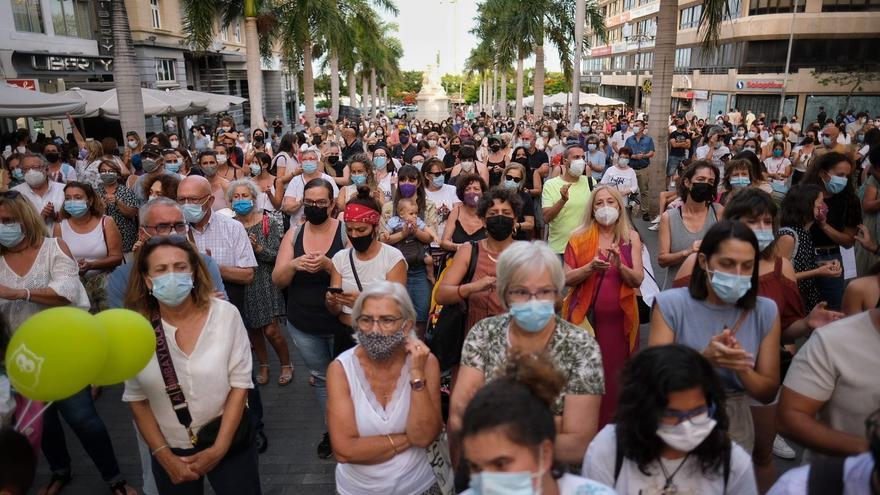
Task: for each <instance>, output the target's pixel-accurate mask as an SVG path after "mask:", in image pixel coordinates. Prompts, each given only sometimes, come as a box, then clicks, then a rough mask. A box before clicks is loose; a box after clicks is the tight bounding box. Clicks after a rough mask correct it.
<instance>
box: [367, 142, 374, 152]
mask: <svg viewBox="0 0 880 495" xmlns="http://www.w3.org/2000/svg"><path fill="white" fill-rule="evenodd" d="M367 149H368V150H370V153H372V152H374V151H376V145H375V144H368V145H367Z"/></svg>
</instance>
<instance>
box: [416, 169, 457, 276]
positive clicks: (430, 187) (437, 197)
mask: <svg viewBox="0 0 880 495" xmlns="http://www.w3.org/2000/svg"><path fill="white" fill-rule="evenodd" d="M416 156H420V155H416ZM421 170H422V177H423V178H424V184H425V197H427V199H428V200H430V201H431V202H433V203H434V206H435V207H436V210H437V230H436V231H435V232H436V233H437V239H435V240H434V241H433V242H431V250H430V252H431V254H432V256H434V257H435V259H441V258H442V257H443V253H444V251H443V249H442V248H441V247H440V239H442V238H443V234H444V232H445V230H446V220H447V219H448V218H449V214H450V212H452V210H454V209H455V206H456V205H457V204H459V203H461V200H460V199H458V196H457V195H456V190H455V186H452V185H449V184H446V175H445V174H444V170H445V169H444V165H443V162H442V161H440V160H438V159H436V158H434V159H431V160H427V161H425V163H424V164H423V165H422V169H421ZM437 268H439V267H437ZM434 273H438V271H437V270H436V269H435V271H434Z"/></svg>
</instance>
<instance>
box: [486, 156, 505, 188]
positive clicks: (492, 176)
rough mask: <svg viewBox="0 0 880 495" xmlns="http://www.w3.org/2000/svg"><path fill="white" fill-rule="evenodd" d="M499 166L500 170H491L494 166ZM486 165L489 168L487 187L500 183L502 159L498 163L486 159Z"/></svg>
mask: <svg viewBox="0 0 880 495" xmlns="http://www.w3.org/2000/svg"><path fill="white" fill-rule="evenodd" d="M496 166H497V167H501V172H493V171H492V169H493V168H494V167H496ZM486 167H487V168H488V169H489V187H495V186H497V185H498V184H500V183H501V176H503V175H504V160H501V161H500V162H498V163H494V162H490V161H489V160H488V158H487V159H486Z"/></svg>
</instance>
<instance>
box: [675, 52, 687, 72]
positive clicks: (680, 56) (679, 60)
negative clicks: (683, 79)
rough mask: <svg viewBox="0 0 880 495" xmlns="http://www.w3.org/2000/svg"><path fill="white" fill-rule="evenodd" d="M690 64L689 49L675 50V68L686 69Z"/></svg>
mask: <svg viewBox="0 0 880 495" xmlns="http://www.w3.org/2000/svg"><path fill="white" fill-rule="evenodd" d="M690 65H691V49H690V48H678V49H676V50H675V68H676V69H682V68H683V69H687V68H688V67H690Z"/></svg>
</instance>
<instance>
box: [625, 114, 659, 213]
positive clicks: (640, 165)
mask: <svg viewBox="0 0 880 495" xmlns="http://www.w3.org/2000/svg"><path fill="white" fill-rule="evenodd" d="M632 130H633V135H632V136H630V137H629V138H627V140H626V142H625V146H626V147H627V148H629V149H631V150H632V153H633V154H632V156H631V157H630V160H629V166H630V167H632V169H633V170H635V171H636V177H637V178H638V180H639V194H640V195H641V201H640V204H642V205H647V204H648V165H650V164H651V158H653V157H654V140H653V139H651V136H648V135H647V134H645V121H644V120H641V119H636V121H635V122H633V129H632ZM650 219H651V217H650V215H649V214H648V212H647V211H645V212H644V213H643V214H642V220H645V221H646V222H647V221H648V220H650Z"/></svg>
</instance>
